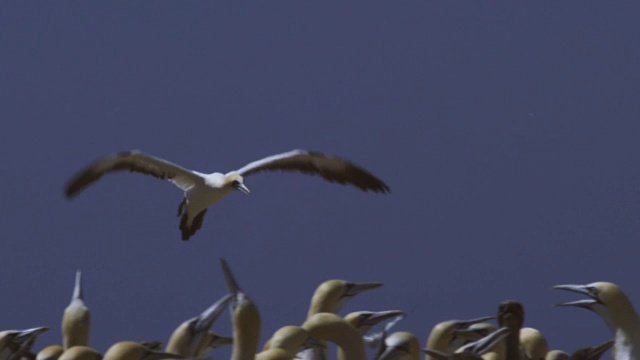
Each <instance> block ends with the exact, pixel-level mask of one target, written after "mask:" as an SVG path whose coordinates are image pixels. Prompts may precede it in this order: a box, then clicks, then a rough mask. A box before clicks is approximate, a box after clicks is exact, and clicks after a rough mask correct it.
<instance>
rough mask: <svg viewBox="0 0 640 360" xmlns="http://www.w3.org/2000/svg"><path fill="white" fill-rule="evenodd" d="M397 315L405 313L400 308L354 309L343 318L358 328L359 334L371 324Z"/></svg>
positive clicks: (373, 324) (363, 333)
mask: <svg viewBox="0 0 640 360" xmlns="http://www.w3.org/2000/svg"><path fill="white" fill-rule="evenodd" d="M398 316H406V313H405V312H404V311H401V310H387V311H355V312H352V313H349V314H347V315H346V316H345V317H344V320H345V321H346V322H347V323H349V325H351V326H353V327H354V328H355V329H356V330H358V332H359V333H360V335H365V334H366V333H367V332H368V331H369V330H370V329H371V328H372V327H373V326H375V325H377V324H379V323H381V322H383V321H386V320H391V319H395V318H396V317H398Z"/></svg>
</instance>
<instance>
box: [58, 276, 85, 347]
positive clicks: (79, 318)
mask: <svg viewBox="0 0 640 360" xmlns="http://www.w3.org/2000/svg"><path fill="white" fill-rule="evenodd" d="M90 328H91V314H90V312H89V308H87V306H86V305H85V303H84V296H83V291H82V273H81V272H80V271H78V272H76V282H75V285H74V288H73V295H72V297H71V302H70V303H69V306H67V308H66V309H65V310H64V314H63V316H62V341H63V346H64V348H65V350H66V349H69V348H71V347H72V346H87V344H88V342H89V331H90Z"/></svg>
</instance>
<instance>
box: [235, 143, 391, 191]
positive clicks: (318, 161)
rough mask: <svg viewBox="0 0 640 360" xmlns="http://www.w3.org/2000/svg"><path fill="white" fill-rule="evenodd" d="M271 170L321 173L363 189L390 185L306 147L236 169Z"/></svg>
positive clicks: (386, 188) (243, 171)
mask: <svg viewBox="0 0 640 360" xmlns="http://www.w3.org/2000/svg"><path fill="white" fill-rule="evenodd" d="M273 170H282V171H298V172H302V173H305V174H310V175H320V176H322V177H323V178H325V179H326V180H328V181H331V182H337V183H340V184H351V185H354V186H356V187H358V188H360V189H361V190H363V191H373V192H380V193H386V192H390V191H391V189H390V188H389V186H387V184H385V183H384V182H383V181H382V180H380V179H378V178H377V177H375V176H374V175H372V174H371V173H369V172H368V171H367V170H365V169H363V168H361V167H359V166H358V165H356V164H354V163H352V162H349V161H347V160H344V159H341V158H339V157H335V156H331V155H327V154H322V153H319V152H311V151H306V150H293V151H289V152H286V153H282V154H278V155H272V156H268V157H266V158H264V159H260V160H257V161H254V162H252V163H249V164H247V165H245V166H243V167H242V168H241V169H239V170H237V173H238V174H240V175H242V176H248V175H251V174H255V173H258V172H261V171H273Z"/></svg>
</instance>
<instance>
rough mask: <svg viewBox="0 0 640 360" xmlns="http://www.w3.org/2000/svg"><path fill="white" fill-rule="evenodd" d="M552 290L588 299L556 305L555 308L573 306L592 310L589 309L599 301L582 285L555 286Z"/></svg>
mask: <svg viewBox="0 0 640 360" xmlns="http://www.w3.org/2000/svg"><path fill="white" fill-rule="evenodd" d="M553 288H554V289H558V290H566V291H571V292H575V293H578V294H582V295H586V296H588V297H590V299H583V300H577V301H570V302H566V303H561V304H556V306H575V307H581V308H585V309H588V310H592V308H591V307H592V306H593V305H595V304H598V303H600V300H599V299H598V298H596V297H595V296H594V295H593V294H592V293H591V292H590V291H589V290H588V289H587V287H586V286H584V285H556V286H554V287H553Z"/></svg>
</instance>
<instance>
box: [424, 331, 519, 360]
mask: <svg viewBox="0 0 640 360" xmlns="http://www.w3.org/2000/svg"><path fill="white" fill-rule="evenodd" d="M509 333H510V330H509V329H507V328H504V327H503V328H500V329H498V330H497V331H494V332H492V333H491V334H489V335H487V336H485V337H483V338H482V339H480V340H477V341H474V342H471V343H468V344H466V345H464V346H462V347H461V348H460V349H458V350H456V352H455V353H453V354H449V353H445V352H442V351H438V350H434V349H429V348H426V349H423V351H424V352H425V353H427V354H429V355H431V356H432V357H433V358H434V359H438V360H481V359H482V357H481V356H482V355H483V354H485V353H487V352H489V351H491V350H492V349H493V348H494V347H496V345H498V344H499V343H500V342H502V341H504V339H505V338H506V337H507V336H508V335H509Z"/></svg>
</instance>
